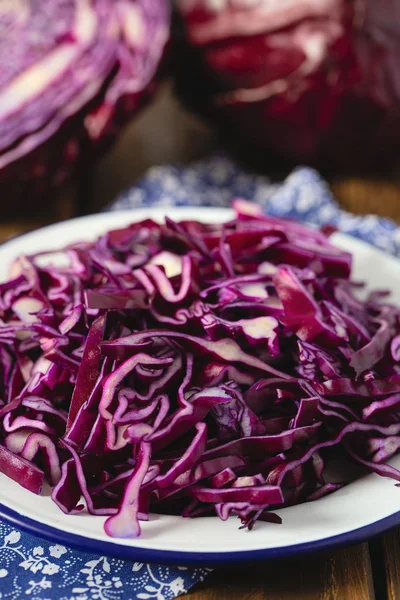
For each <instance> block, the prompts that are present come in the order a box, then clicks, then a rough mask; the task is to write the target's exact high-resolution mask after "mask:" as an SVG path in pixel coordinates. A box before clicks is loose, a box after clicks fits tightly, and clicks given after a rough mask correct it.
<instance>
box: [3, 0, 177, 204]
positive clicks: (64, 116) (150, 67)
mask: <svg viewBox="0 0 400 600" xmlns="http://www.w3.org/2000/svg"><path fill="white" fill-rule="evenodd" d="M168 32H169V6H168V2H167V0H42V1H41V2H35V1H34V0H26V1H23V2H22V1H20V0H16V1H15V2H7V3H5V5H4V4H3V5H2V7H1V8H0V184H1V185H2V189H4V190H5V189H8V192H10V191H13V192H15V193H14V194H13V196H16V195H22V194H23V193H24V192H26V193H27V195H28V196H29V197H30V198H31V197H32V194H33V193H34V192H35V191H36V192H37V193H40V194H42V193H43V192H44V191H45V190H46V188H48V186H49V185H53V186H54V185H58V184H59V183H60V182H61V181H62V180H64V179H65V177H66V176H67V175H69V173H70V172H71V171H72V169H73V167H74V166H75V165H76V163H78V162H79V161H82V160H87V159H88V158H89V157H90V155H91V154H93V153H94V152H97V151H98V150H99V149H101V148H103V147H104V146H105V145H106V144H107V143H109V142H110V141H111V140H112V139H113V138H114V137H115V135H116V134H117V133H118V130H119V129H120V127H121V125H122V124H123V123H124V121H126V120H127V119H128V118H129V117H130V116H132V115H133V114H134V113H135V112H136V111H137V110H138V108H140V107H141V106H142V105H143V103H144V102H146V101H147V100H148V98H149V97H150V95H151V93H152V92H153V90H154V87H155V86H154V76H155V74H156V72H157V69H158V65H159V62H160V59H161V57H162V55H163V51H164V48H165V44H166V42H167V39H168ZM49 140H52V142H51V143H49ZM6 184H7V186H8V187H7V188H6ZM32 186H33V187H32ZM28 189H29V193H28V192H27V190H28Z"/></svg>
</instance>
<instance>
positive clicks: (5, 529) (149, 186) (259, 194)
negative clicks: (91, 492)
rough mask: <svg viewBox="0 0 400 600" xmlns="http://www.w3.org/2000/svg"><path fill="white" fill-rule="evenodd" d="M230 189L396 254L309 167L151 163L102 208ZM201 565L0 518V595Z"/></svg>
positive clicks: (114, 589) (113, 587) (191, 571)
mask: <svg viewBox="0 0 400 600" xmlns="http://www.w3.org/2000/svg"><path fill="white" fill-rule="evenodd" d="M233 197H243V198H246V199H248V200H254V201H256V202H258V203H259V204H260V205H261V206H262V207H263V208H264V210H265V211H266V212H268V213H269V214H271V215H274V216H278V217H288V218H291V219H297V220H301V221H307V222H308V223H314V224H316V225H327V224H332V225H334V226H335V227H337V228H338V229H340V230H341V231H344V232H346V233H348V234H350V235H354V236H356V237H358V238H361V239H364V240H366V241H368V242H370V243H371V244H374V245H376V246H378V247H380V248H382V249H383V250H386V251H388V252H391V253H393V254H396V255H400V228H398V227H397V226H396V224H395V223H393V222H392V221H390V220H388V219H381V218H378V217H375V216H366V217H357V216H354V215H351V214H349V213H346V212H344V211H342V210H340V208H339V206H338V204H337V202H336V201H335V199H334V198H333V196H332V194H331V192H330V191H329V189H328V187H327V186H326V184H325V183H324V181H323V180H322V179H321V178H320V176H319V175H318V173H317V172H315V171H313V170H312V169H308V168H298V169H296V170H295V171H294V172H293V173H292V174H291V175H290V176H289V177H288V178H287V179H286V181H285V182H284V183H283V184H282V185H275V184H274V185H273V184H271V182H270V181H269V180H268V179H267V178H265V177H261V176H259V175H249V174H246V173H243V172H242V171H240V170H239V169H238V168H237V167H236V166H235V165H234V164H233V163H232V162H231V161H230V160H229V159H227V158H226V157H224V156H220V155H216V156H212V157H211V158H209V159H207V160H204V161H202V162H199V163H196V164H194V165H191V166H189V167H184V168H183V167H182V168H178V167H172V166H165V167H154V168H153V169H151V170H150V171H149V173H148V174H147V175H146V176H145V177H144V178H143V179H142V180H141V181H140V182H139V183H138V184H137V185H136V186H135V187H134V188H132V189H131V190H128V191H127V192H126V193H124V194H123V195H122V196H121V197H120V198H119V199H117V201H116V202H115V203H114V204H113V205H112V206H110V207H109V210H118V209H126V208H138V207H143V206H155V205H162V206H176V205H178V206H184V205H188V204H191V205H195V206H219V207H223V206H229V205H230V202H231V199H232V198H233ZM207 572H208V570H207V569H201V568H193V567H184V566H182V567H167V566H159V565H147V564H143V563H138V562H135V563H132V562H129V561H123V560H117V559H113V558H108V557H105V556H96V555H91V554H87V553H84V552H78V551H76V550H73V549H71V548H66V547H64V546H61V545H56V544H54V543H53V544H52V543H49V542H46V541H45V540H41V539H39V538H37V537H34V536H32V535H28V534H26V533H22V532H20V531H17V530H16V529H15V528H14V527H12V526H10V525H8V524H6V523H1V522H0V600H5V599H7V600H18V599H20V598H30V599H31V600H136V599H137V600H169V599H171V598H175V597H176V596H178V595H179V594H181V593H183V592H185V591H187V590H188V589H189V588H190V587H192V585H194V584H195V583H197V582H199V581H201V580H202V579H204V577H205V576H206V575H207Z"/></svg>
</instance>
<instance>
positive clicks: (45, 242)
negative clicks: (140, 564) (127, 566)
mask: <svg viewBox="0 0 400 600" xmlns="http://www.w3.org/2000/svg"><path fill="white" fill-rule="evenodd" d="M165 214H168V215H169V216H170V217H171V218H173V219H184V218H189V219H196V220H200V221H209V222H211V221H213V222H218V221H223V220H227V219H229V218H230V217H231V216H232V213H231V211H230V210H222V209H210V208H179V209H178V208H177V209H164V208H153V209H141V210H135V211H123V212H115V213H102V214H98V215H93V216H89V217H83V218H80V219H74V220H71V221H65V222H62V223H59V224H57V225H52V226H50V227H45V228H43V229H40V230H38V231H34V232H32V233H29V234H27V235H24V236H21V237H19V238H16V239H14V240H12V241H10V242H8V243H6V244H4V245H3V246H1V247H0V279H1V280H4V279H6V277H7V268H8V265H9V264H10V263H11V261H12V260H13V259H14V258H15V257H16V256H18V255H19V254H27V253H33V252H37V251H39V250H48V249H53V248H54V249H57V248H61V247H63V246H64V245H66V244H68V243H71V242H76V241H81V240H89V239H94V238H95V237H97V236H98V235H99V234H101V233H103V232H104V231H106V230H107V229H111V228H114V227H121V226H124V225H126V224H128V223H130V222H132V221H138V220H142V219H144V218H147V217H152V218H154V219H162V218H163V217H164V216H165ZM334 242H335V243H336V244H337V245H338V246H340V247H341V248H343V249H345V250H348V251H350V252H352V254H353V256H354V269H353V277H354V278H356V279H358V280H360V279H362V280H365V281H367V282H368V284H369V287H374V288H385V289H387V288H390V289H392V291H393V300H394V301H395V302H397V303H398V304H400V263H399V261H398V260H397V259H395V258H392V257H391V256H389V255H387V254H384V253H383V252H380V251H378V250H376V249H374V248H373V247H371V246H369V245H367V244H365V243H363V242H360V241H358V240H355V239H352V238H350V237H346V236H344V235H340V234H336V235H335V236H334ZM391 464H393V465H395V466H397V467H400V456H398V457H397V458H394V459H393V460H392V461H391ZM0 503H1V504H0V518H3V519H6V520H7V521H9V522H12V523H13V524H14V525H16V526H17V527H20V528H21V529H24V530H27V531H29V532H31V533H35V534H37V535H41V536H43V537H46V538H48V539H51V540H53V541H56V542H58V543H64V544H66V545H72V546H75V547H79V548H80V549H82V550H88V551H92V552H101V553H103V554H109V555H115V556H119V557H124V558H131V559H140V560H147V561H154V562H159V563H163V562H164V563H165V562H175V563H182V564H190V563H208V564H211V563H218V562H229V561H237V560H240V561H242V560H254V559H258V558H268V557H278V556H290V555H293V554H298V553H303V552H310V551H313V550H318V549H322V548H332V547H334V546H339V545H344V544H348V543H352V542H358V541H361V540H364V539H366V538H368V537H371V536H373V535H376V534H379V533H381V532H383V531H385V530H387V529H389V528H391V527H394V526H396V525H400V488H397V487H395V482H394V481H393V480H391V479H386V478H382V477H379V476H378V475H368V476H366V477H363V478H361V479H359V480H358V481H356V482H354V483H352V484H350V485H348V486H347V487H345V488H343V489H341V490H340V491H338V492H335V493H334V494H332V495H330V496H327V497H326V498H322V499H321V500H318V501H316V502H310V503H307V504H302V505H299V506H295V507H291V508H285V509H282V510H277V511H276V512H277V513H278V514H280V515H281V517H282V519H283V524H282V525H275V524H270V523H261V522H260V523H257V524H256V526H255V528H254V529H253V530H252V531H250V532H249V531H245V530H239V529H238V523H239V522H238V520H237V519H236V518H235V517H232V518H231V519H229V520H228V521H227V522H223V521H220V520H219V519H218V518H217V517H204V518H199V519H183V518H181V517H172V516H163V515H160V516H159V515H154V516H152V517H151V518H150V521H149V522H148V523H143V525H142V535H141V537H140V538H138V539H134V540H118V539H111V538H109V537H108V536H107V535H106V534H105V533H104V530H103V523H104V519H103V518H102V517H94V516H90V515H87V514H83V515H73V516H69V515H65V514H63V513H62V512H61V511H60V510H59V508H58V507H57V506H56V505H55V504H54V503H53V502H52V500H51V498H50V495H49V494H47V495H46V494H44V495H43V496H41V497H36V496H34V495H33V494H31V493H30V492H28V491H27V490H25V489H24V488H22V487H20V486H19V485H18V484H16V483H15V482H13V481H12V480H10V479H8V478H7V477H5V476H4V475H2V474H0Z"/></svg>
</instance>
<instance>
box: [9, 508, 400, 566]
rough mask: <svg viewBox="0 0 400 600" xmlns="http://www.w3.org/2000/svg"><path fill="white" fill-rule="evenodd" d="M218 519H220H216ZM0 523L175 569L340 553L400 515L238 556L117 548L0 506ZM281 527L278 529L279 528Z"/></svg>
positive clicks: (86, 548) (88, 549) (83, 547)
mask: <svg viewBox="0 0 400 600" xmlns="http://www.w3.org/2000/svg"><path fill="white" fill-rule="evenodd" d="M215 518H217V517H215ZM0 519H4V520H6V521H7V522H8V523H9V524H10V525H13V526H15V527H18V528H19V529H21V530H23V531H25V532H26V533H29V534H31V535H36V536H39V537H42V538H44V539H46V540H48V541H50V542H56V543H57V544H60V543H63V544H65V545H66V546H71V547H73V548H76V549H77V550H80V551H81V552H89V553H93V554H100V555H107V556H113V557H115V558H119V559H124V560H140V561H143V562H150V563H158V564H175V565H197V566H200V565H202V566H216V565H224V564H232V563H243V562H254V561H261V560H267V559H269V560H273V559H282V558H293V557H295V556H299V555H305V554H310V553H313V552H318V551H319V552H321V551H328V550H333V549H339V548H342V547H344V546H350V545H353V544H359V543H361V542H365V541H366V540H368V539H370V538H373V537H376V536H378V535H381V534H382V533H385V532H387V531H389V530H390V529H393V528H395V527H399V526H400V511H398V512H396V513H393V514H392V515H389V516H388V517H384V518H383V519H379V521H375V522H374V523H371V524H370V525H364V526H363V527H359V528H358V529H353V530H352V531H348V532H346V533H341V534H339V535H335V536H331V537H327V538H323V539H320V540H315V541H312V542H305V543H302V544H293V545H292V546H282V547H278V548H264V549H263V548H261V549H257V550H244V551H239V552H238V551H235V552H224V553H217V552H184V551H182V552H179V551H172V550H153V549H151V548H140V547H132V546H125V545H121V544H118V543H116V542H106V541H104V540H97V539H94V538H89V537H84V536H81V535H76V534H75V533H69V532H67V531H63V530H62V529H57V528H56V527H51V526H49V525H44V524H43V523H41V522H40V521H35V520H34V519H31V518H29V517H25V516H24V515H21V514H20V513H18V512H16V511H15V510H13V509H11V508H9V507H8V506H5V505H4V504H1V503H0ZM277 527H279V525H277Z"/></svg>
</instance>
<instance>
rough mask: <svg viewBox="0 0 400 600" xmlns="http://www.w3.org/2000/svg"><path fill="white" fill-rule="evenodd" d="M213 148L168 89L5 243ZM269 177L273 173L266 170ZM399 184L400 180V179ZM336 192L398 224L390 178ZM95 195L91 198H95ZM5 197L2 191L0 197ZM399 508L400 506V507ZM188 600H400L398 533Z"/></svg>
mask: <svg viewBox="0 0 400 600" xmlns="http://www.w3.org/2000/svg"><path fill="white" fill-rule="evenodd" d="M214 146H215V140H214V136H213V134H212V132H211V131H210V130H209V129H207V128H206V127H205V126H204V125H203V124H201V123H200V122H198V121H197V120H196V119H194V118H193V117H191V116H189V115H187V114H186V113H184V112H183V111H182V109H181V108H180V107H179V106H178V105H177V103H176V102H175V101H174V100H173V99H172V98H171V95H170V92H169V89H168V87H166V88H164V89H163V90H162V91H161V94H160V95H159V98H158V100H157V102H156V103H155V104H154V105H153V106H152V107H151V108H150V109H147V110H146V111H144V112H143V113H142V115H141V116H140V118H139V119H138V120H137V121H136V122H135V123H134V124H132V125H131V126H129V127H128V128H127V129H126V130H125V131H124V133H123V135H122V136H121V138H120V139H119V141H118V143H117V144H116V145H115V147H114V148H113V149H112V151H110V152H109V153H108V154H107V156H105V157H104V158H103V159H102V160H101V161H100V162H99V163H98V164H97V166H96V167H94V169H93V172H92V173H91V178H90V180H89V181H87V182H86V183H85V185H84V186H79V185H77V184H71V185H69V186H67V187H66V189H64V190H63V191H62V193H60V194H59V196H58V197H54V200H53V202H52V203H51V205H50V206H48V207H47V208H46V209H45V210H42V211H41V212H40V214H37V215H35V217H24V216H23V215H22V216H21V215H20V216H19V217H18V218H16V219H14V220H11V221H6V222H4V221H3V222H0V241H4V240H6V239H9V238H10V237H12V236H14V235H16V234H19V233H22V232H24V231H29V230H31V229H34V228H36V227H38V226H41V225H43V224H47V223H51V222H55V221H59V220H62V219H66V218H69V217H71V216H73V215H75V214H77V213H78V212H79V211H80V212H95V211H96V210H98V209H100V208H102V207H103V206H105V205H106V204H107V203H108V202H111V201H112V199H113V198H114V197H115V195H116V194H117V193H118V192H120V191H121V190H123V189H124V188H126V187H127V186H129V185H130V184H132V183H133V182H134V181H135V179H137V178H138V177H139V176H140V175H141V174H142V173H144V172H145V170H146V169H147V168H149V167H150V166H152V165H154V164H159V163H163V162H174V161H179V162H188V161H190V160H192V159H196V158H199V157H201V156H203V155H204V154H206V153H207V152H208V151H209V150H210V149H212V148H213V147H214ZM265 173H266V174H268V165H267V164H266V165H265ZM399 180H400V177H399ZM330 183H331V186H332V188H333V190H334V193H335V194H336V197H337V198H338V200H339V202H340V203H341V205H342V206H343V207H345V208H346V209H347V210H350V211H352V212H356V213H359V214H362V213H367V212H373V213H378V214H380V215H384V216H389V217H391V218H394V219H396V220H397V221H399V222H400V183H399V181H398V179H397V178H396V174H394V175H393V174H390V176H389V175H387V176H386V177H378V176H372V175H371V176H370V177H368V178H366V177H362V178H361V177H339V176H338V177H336V178H335V179H334V180H330ZM89 190H90V193H89ZM0 191H1V190H0ZM399 506H400V503H399ZM187 597H188V598H190V600H292V599H293V600H372V599H376V600H400V532H399V531H393V532H391V533H388V534H386V535H384V536H382V537H381V538H379V539H375V540H372V541H370V542H366V543H364V544H360V545H358V546H353V547H350V548H345V549H343V550H339V551H335V552H331V553H326V554H321V553H320V554H317V555H310V556H306V557H303V558H297V559H291V560H289V561H279V562H263V563H258V564H250V565H245V566H243V567H236V566H235V567H230V568H218V569H216V570H215V571H214V572H213V573H212V574H211V575H210V576H209V577H208V578H207V579H206V581H205V582H204V583H202V584H200V585H198V586H195V587H194V588H193V589H192V590H191V591H190V592H189V594H188V596H187Z"/></svg>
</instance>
